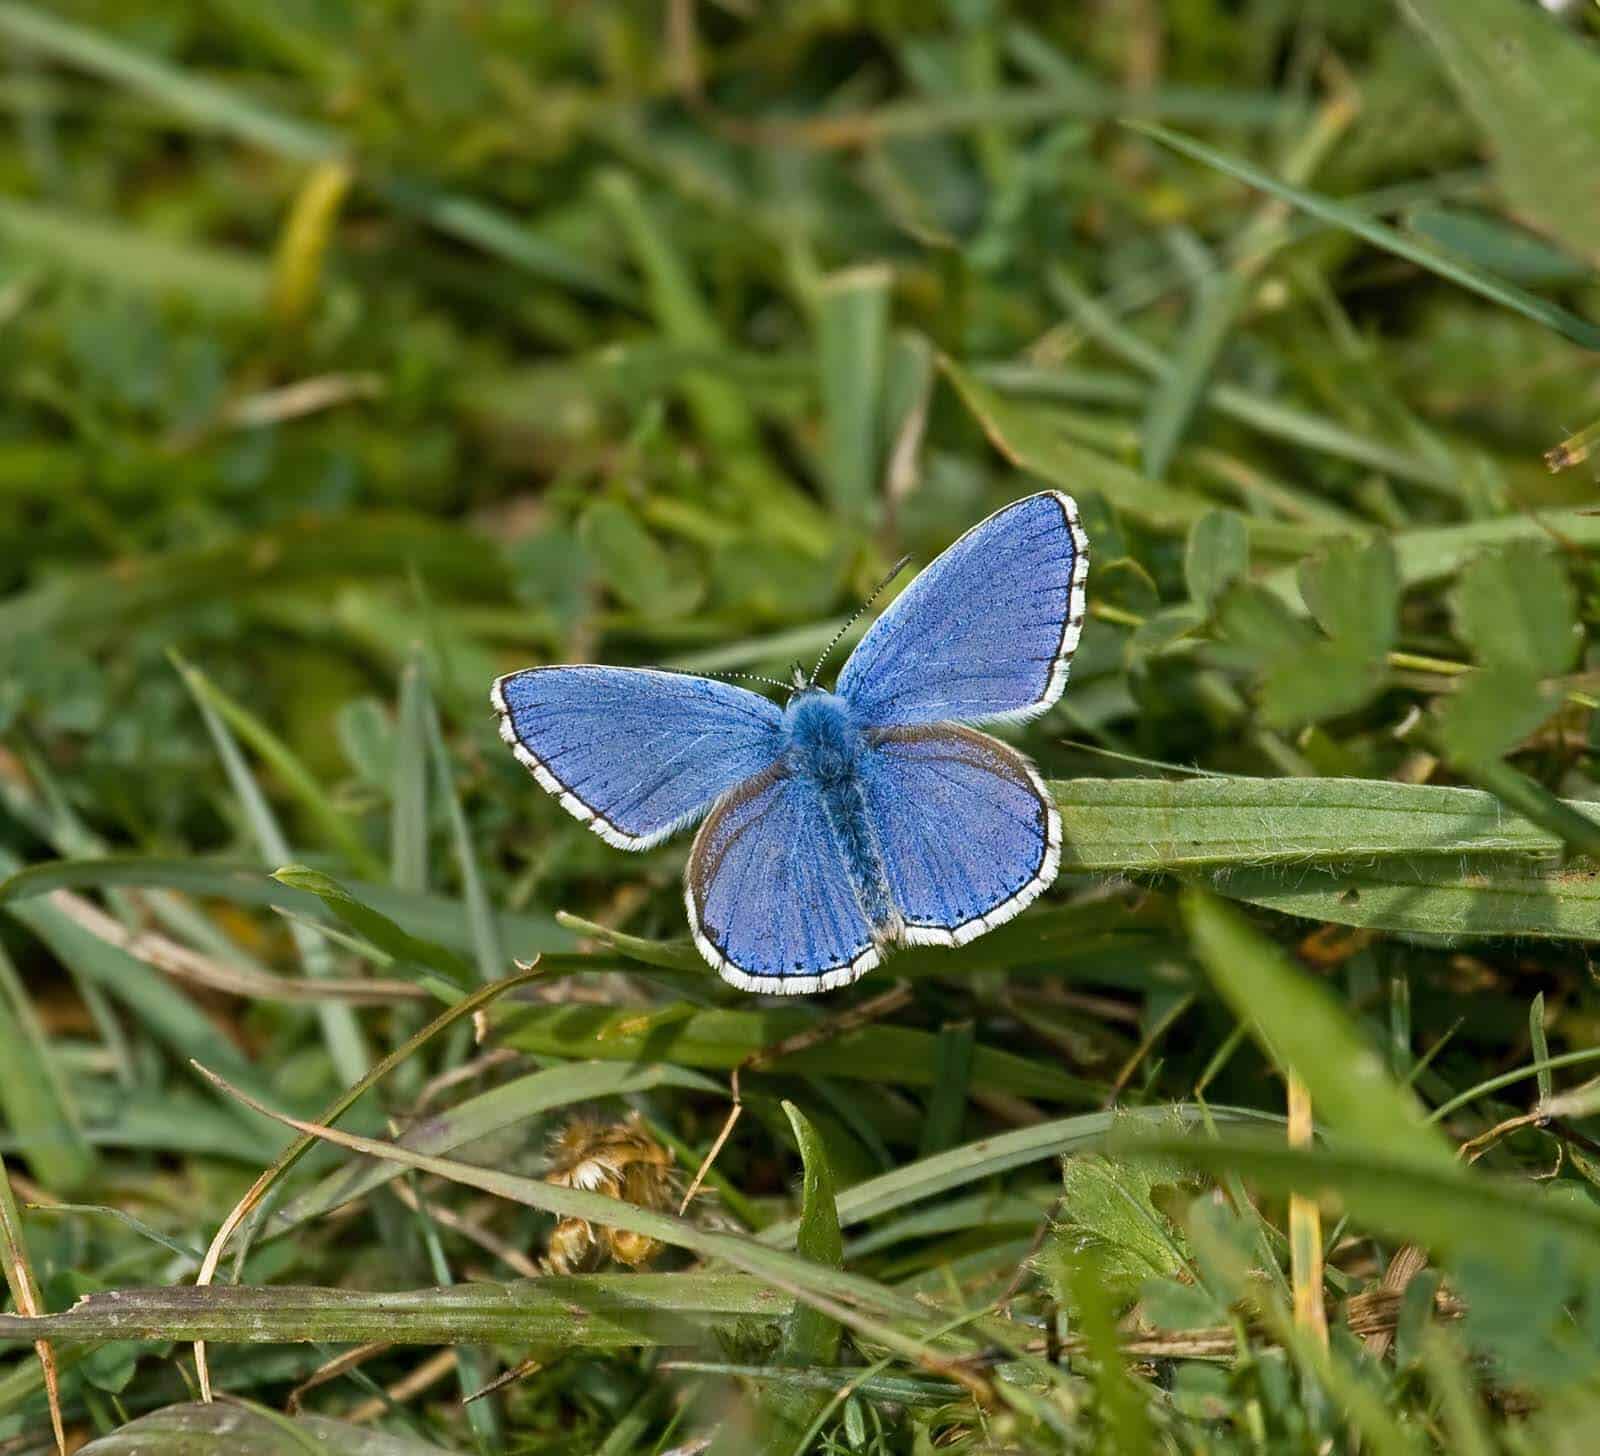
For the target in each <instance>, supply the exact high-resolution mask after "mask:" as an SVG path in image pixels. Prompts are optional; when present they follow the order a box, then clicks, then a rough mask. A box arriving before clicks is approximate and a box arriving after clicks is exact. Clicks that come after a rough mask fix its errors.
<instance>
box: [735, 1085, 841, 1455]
mask: <svg viewBox="0 0 1600 1456" xmlns="http://www.w3.org/2000/svg"><path fill="white" fill-rule="evenodd" d="M783 1111H784V1114H785V1115H786V1116H787V1117H788V1119H789V1125H790V1127H792V1128H793V1129H794V1136H795V1141H796V1142H797V1143H798V1144H799V1147H800V1162H801V1166H802V1168H803V1177H802V1181H801V1192H800V1231H799V1234H798V1236H797V1237H796V1239H795V1252H796V1253H798V1254H799V1255H800V1256H801V1257H802V1258H805V1259H810V1260H812V1261H813V1262H814V1263H817V1264H819V1265H822V1266H823V1267H825V1268H829V1269H839V1268H842V1267H843V1264H844V1239H843V1237H842V1236H841V1234H840V1232H839V1214H838V1210H837V1209H836V1208H835V1207H834V1194H833V1172H832V1169H831V1168H829V1166H828V1153H827V1149H826V1148H825V1147H824V1146H823V1144H822V1139H821V1138H820V1137H818V1136H817V1132H816V1129H815V1128H813V1127H812V1125H811V1124H810V1122H809V1121H807V1119H806V1116H805V1114H804V1113H803V1112H801V1111H800V1109H799V1108H798V1107H796V1106H795V1105H794V1103H792V1102H785V1103H784V1104H783ZM843 1333H844V1332H843V1330H842V1329H841V1328H840V1326H839V1323H838V1321H837V1320H833V1319H830V1318H829V1317H828V1316H827V1315H826V1314H824V1313H823V1312H822V1311H821V1310H818V1309H814V1308H811V1307H809V1306H807V1305H803V1304H797V1305H796V1306H795V1307H794V1308H793V1309H792V1310H791V1311H790V1312H789V1315H788V1317H787V1318H786V1319H785V1321H784V1331H783V1341H782V1344H781V1345H780V1346H779V1355H778V1360H779V1363H780V1364H781V1365H784V1366H789V1367H803V1366H823V1367H826V1366H830V1365H833V1364H835V1363H836V1362H837V1361H838V1358H839V1344H840V1340H841V1339H842V1337H843ZM827 1403H828V1396H827V1393H826V1392H824V1393H821V1394H818V1393H817V1392H815V1391H805V1390H796V1389H794V1388H792V1387H790V1388H787V1389H786V1388H784V1387H781V1386H780V1387H778V1388H776V1389H772V1390H768V1391H765V1392H763V1393H762V1395H761V1397H760V1410H761V1417H762V1420H761V1427H760V1430H759V1434H758V1435H757V1438H756V1447H755V1449H756V1451H757V1452H758V1453H760V1456H790V1453H792V1452H793V1451H794V1450H795V1443H796V1442H797V1440H798V1439H799V1438H800V1436H801V1435H802V1434H803V1433H804V1432H805V1430H806V1428H807V1427H808V1426H810V1424H811V1422H812V1421H814V1420H815V1419H816V1417H817V1413H818V1412H819V1411H820V1410H821V1409H822V1408H823V1407H824V1406H825V1405H827ZM712 1449H713V1450H714V1451H715V1450H717V1444H716V1443H713V1447H712Z"/></svg>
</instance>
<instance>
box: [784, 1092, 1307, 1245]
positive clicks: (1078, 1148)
mask: <svg viewBox="0 0 1600 1456" xmlns="http://www.w3.org/2000/svg"><path fill="white" fill-rule="evenodd" d="M1206 1117H1210V1118H1212V1119H1215V1121H1216V1122H1217V1123H1218V1124H1220V1125H1232V1124H1235V1123H1238V1124H1255V1125H1263V1124H1265V1125H1268V1126H1271V1125H1275V1124H1281V1122H1282V1119H1281V1118H1277V1117H1273V1116H1272V1115H1271V1114H1270V1113H1265V1112H1253V1111H1250V1110H1248V1109H1245V1108H1237V1107H1207V1108H1205V1109H1202V1108H1200V1107H1199V1106H1197V1105H1194V1104H1190V1103H1182V1102H1180V1103H1174V1104H1171V1105H1169V1106H1166V1107H1160V1108H1131V1109H1126V1110H1123V1111H1119V1112H1088V1113H1083V1114H1081V1115H1080V1116H1077V1117H1064V1118H1059V1119H1056V1120H1054V1121H1051V1122H1041V1123H1039V1124H1038V1125H1037V1126H1034V1127H1024V1128H1019V1129H1017V1130H1016V1131H1015V1132H1007V1133H1000V1134H998V1135H996V1136H994V1137H986V1138H980V1139H978V1140H977V1141H976V1142H971V1143H964V1144H963V1145H962V1146H961V1147H959V1148H951V1149H950V1151H949V1152H945V1153H938V1154H936V1155H935V1156H933V1157H931V1158H919V1159H918V1160H917V1161H915V1162H912V1163H907V1164H905V1165H904V1166H903V1167H899V1168H896V1169H894V1170H893V1171H892V1172H889V1173H884V1174H882V1175H880V1176H879V1177H876V1178H869V1179H868V1180H867V1181H866V1182H864V1183H857V1184H856V1185H855V1186H854V1187H851V1188H846V1189H844V1190H843V1192H841V1193H839V1194H838V1196H837V1198H836V1199H835V1206H836V1208H837V1209H838V1216H839V1223H840V1225H841V1226H842V1227H845V1228H848V1227H850V1226H851V1225H852V1224H857V1223H861V1222H862V1221H864V1220H866V1219H869V1218H876V1217H877V1216H878V1215H879V1214H884V1213H892V1212H893V1211H894V1210H895V1209H897V1208H905V1207H906V1206H907V1205H909V1204H912V1203H920V1202H922V1201H923V1200H924V1199H928V1198H935V1197H937V1196H938V1195H939V1194H941V1193H948V1192H950V1191H951V1190H953V1189H956V1188H964V1187H966V1186H967V1185H968V1184H969V1183H976V1182H979V1181H981V1180H982V1179H985V1178H994V1177H998V1176H999V1175H1000V1174H1002V1173H1009V1172H1011V1171H1012V1170H1013V1169H1015V1168H1025V1167H1027V1166H1029V1165H1030V1164H1032V1163H1040V1162H1044V1161H1045V1160H1047V1159H1050V1158H1059V1157H1062V1156H1064V1155H1066V1154H1069V1153H1077V1152H1084V1151H1088V1150H1091V1149H1093V1148H1096V1147H1098V1146H1100V1145H1101V1144H1102V1143H1103V1142H1104V1141H1105V1139H1106V1137H1107V1136H1108V1135H1109V1134H1110V1133H1111V1131H1112V1129H1113V1127H1121V1126H1123V1125H1125V1124H1126V1125H1127V1126H1129V1127H1141V1126H1150V1127H1155V1126H1159V1125H1160V1124H1161V1122H1162V1120H1163V1119H1166V1120H1171V1119H1176V1120H1178V1121H1179V1122H1181V1123H1183V1124H1184V1125H1186V1126H1191V1125H1192V1126H1195V1127H1199V1126H1202V1125H1203V1124H1204V1122H1205V1119H1206ZM798 1233H799V1224H798V1223H797V1222H795V1221H794V1220H785V1221H784V1222H782V1223H774V1224H770V1225H768V1226H767V1227H766V1228H764V1229H762V1230H761V1232H760V1233H759V1234H758V1235H757V1236H756V1237H757V1238H758V1239H759V1240H760V1242H762V1243H764V1244H774V1245H777V1246H779V1247H782V1246H783V1245H785V1244H787V1243H788V1242H790V1241H791V1240H793V1239H794V1238H795V1237H796V1235H797V1234H798Z"/></svg>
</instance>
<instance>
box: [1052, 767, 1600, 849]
mask: <svg viewBox="0 0 1600 1456" xmlns="http://www.w3.org/2000/svg"><path fill="white" fill-rule="evenodd" d="M1052 788H1053V791H1054V794H1055V799H1056V803H1057V804H1058V805H1059V806H1060V809H1061V815H1062V841H1063V843H1062V867H1063V868H1064V869H1069V870H1071V869H1077V870H1089V871H1097V872H1112V873H1115V872H1117V871H1124V872H1127V871H1161V870H1184V869H1189V868H1197V867H1202V866H1208V867H1230V868H1238V869H1246V868H1251V867H1257V866H1261V865H1267V864H1278V865H1304V864H1315V863H1318V862H1322V863H1329V862H1336V863H1340V862H1342V863H1347V864H1356V863H1359V864H1361V865H1363V866H1369V865H1371V864H1372V863H1373V862H1374V861H1375V860H1386V859H1394V860H1397V861H1399V862H1401V863H1402V864H1404V863H1407V862H1409V861H1411V860H1413V859H1416V858H1418V857H1427V856H1442V855H1451V854H1454V855H1478V856H1483V857H1485V859H1486V860H1492V861H1495V862H1501V861H1503V860H1504V859H1505V858H1506V857H1507V856H1508V854H1524V855H1541V856H1545V857H1549V856H1553V855H1555V854H1556V853H1557V852H1558V851H1559V849H1560V841H1559V840H1557V839H1556V837H1555V836H1554V835H1553V834H1551V833H1549V832H1548V831H1547V830H1544V829H1540V828H1537V827H1536V826H1534V825H1532V824H1530V823H1528V822H1527V821H1526V820H1525V819H1521V818H1518V817H1516V816H1515V815H1509V814H1507V813H1506V812H1505V809H1504V807H1503V806H1502V805H1501V803H1500V802H1499V800H1498V799H1496V798H1495V796H1494V795H1493V794H1486V793H1483V792H1481V791H1480V790H1477V789H1457V788H1447V787H1444V786H1442V785H1437V784H1401V783H1394V782H1391V781H1389V780H1386V779H1381V780H1378V779H1257V778H1223V777H1207V778H1190V779H1067V780H1060V781H1058V782H1056V783H1055V784H1053V785H1052ZM1569 807H1571V808H1573V809H1574V810H1575V811H1576V812H1578V813H1581V814H1583V815H1584V816H1585V817H1586V818H1589V819H1591V820H1595V821H1600V807H1596V806H1592V805H1587V804H1577V803H1574V804H1571V805H1570V806H1569Z"/></svg>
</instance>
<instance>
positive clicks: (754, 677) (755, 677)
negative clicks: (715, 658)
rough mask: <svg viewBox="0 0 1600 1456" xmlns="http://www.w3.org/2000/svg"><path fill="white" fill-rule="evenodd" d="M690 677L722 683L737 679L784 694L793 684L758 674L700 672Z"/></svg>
mask: <svg viewBox="0 0 1600 1456" xmlns="http://www.w3.org/2000/svg"><path fill="white" fill-rule="evenodd" d="M690 676H692V677H719V678H721V679H722V680H723V681H724V682H734V681H736V680H737V679H740V678H742V679H743V680H744V681H745V682H758V683H765V684H766V685H767V686H768V687H769V688H782V689H783V690H784V692H788V691H789V690H790V689H791V688H792V687H793V686H794V684H793V683H786V682H779V681H778V679H777V678H775V677H762V675H761V674H760V673H759V672H733V671H725V672H700V673H691V674H690Z"/></svg>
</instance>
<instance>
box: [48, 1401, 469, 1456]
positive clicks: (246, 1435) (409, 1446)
mask: <svg viewBox="0 0 1600 1456" xmlns="http://www.w3.org/2000/svg"><path fill="white" fill-rule="evenodd" d="M156 1451H159V1452H161V1453H162V1456H312V1453H314V1452H320V1451H330V1452H331V1451H337V1452H338V1453H339V1456H450V1453H449V1452H448V1451H447V1450H446V1449H445V1448H444V1447H443V1446H435V1445H433V1444H432V1443H430V1442H427V1441H417V1440H413V1439H412V1438H410V1437H409V1436H391V1435H387V1434H385V1433H384V1432H382V1431H374V1430H371V1429H368V1428H366V1427H363V1426H353V1425H351V1424H349V1423H348V1422H346V1421H336V1420H332V1419H330V1418H329V1417H327V1416H312V1415H305V1416H296V1417H293V1418H291V1417H289V1416H285V1415H279V1414H278V1412H276V1411H273V1410H268V1409H266V1408H265V1407H262V1406H254V1405H245V1404H242V1403H239V1402H234V1401H230V1402H228V1403H227V1404H226V1405H218V1404H207V1403H205V1402H201V1401H196V1402H195V1403H194V1404H192V1405H172V1406H168V1407H167V1408H166V1409H165V1410H159V1411H152V1412H151V1413H150V1414H149V1415H147V1416H140V1417H139V1418H138V1419H137V1420H133V1421H129V1422H128V1424H127V1425H125V1426H123V1427H121V1428H120V1429H119V1430H115V1431H113V1432H112V1433H111V1434H110V1435H108V1436H101V1437H100V1438H99V1440H97V1441H90V1442H89V1444H88V1445H86V1446H80V1447H79V1448H78V1453H79V1456H149V1453H152V1452H156Z"/></svg>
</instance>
